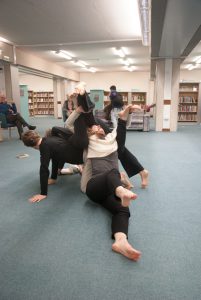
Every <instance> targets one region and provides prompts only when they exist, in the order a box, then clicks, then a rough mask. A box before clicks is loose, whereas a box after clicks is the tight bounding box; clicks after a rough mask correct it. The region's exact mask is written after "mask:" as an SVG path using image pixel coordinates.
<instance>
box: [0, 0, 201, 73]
mask: <svg viewBox="0 0 201 300" xmlns="http://www.w3.org/2000/svg"><path fill="white" fill-rule="evenodd" d="M137 2H138V0H109V1H108V0H84V1H81V0H17V1H16V0H1V1H0V36H2V37H4V38H6V39H8V40H10V41H12V42H13V43H14V44H15V45H17V47H19V48H21V49H23V51H29V52H32V53H33V54H35V55H37V56H40V57H43V58H45V59H48V60H50V61H53V62H55V63H58V64H59V65H61V66H63V67H67V68H70V69H72V70H75V71H77V72H83V71H84V72H86V71H85V70H83V69H82V68H81V67H79V66H76V65H74V64H72V62H69V61H66V60H65V59H63V58H59V57H58V56H56V55H55V54H53V53H52V51H53V50H54V51H56V50H60V49H63V50H66V51H69V52H71V53H72V54H73V55H74V56H75V57H76V59H80V60H83V61H85V62H86V63H87V64H88V66H89V67H94V68H96V69H97V72H112V71H126V70H125V67H124V66H123V63H122V61H121V59H120V58H119V57H118V56H115V55H114V53H113V48H114V47H125V48H126V49H127V51H128V55H127V56H128V58H130V60H131V63H132V64H133V65H134V66H136V71H150V69H151V68H150V66H151V63H152V60H153V59H157V58H162V57H174V58H175V57H176V58H181V59H182V60H183V59H185V57H186V56H187V58H186V59H185V60H184V62H183V64H182V66H181V67H182V68H185V66H186V64H188V63H190V62H192V61H193V59H194V57H195V56H196V55H198V54H199V55H200V54H201V44H199V46H197V47H196V48H195V49H194V50H193V48H194V47H195V46H196V45H197V44H198V42H199V41H200V34H201V31H200V32H198V31H199V30H198V28H199V26H200V20H201V18H200V15H201V0H191V1H189V0H160V1H158V0H152V1H151V16H152V19H153V20H152V33H151V36H152V45H151V48H149V47H145V46H143V45H142V42H141V31H140V28H139V19H138V18H139V17H138V16H135V12H136V11H138V6H137ZM136 21H137V22H136ZM196 31H197V35H195V32H196ZM192 50H193V52H191V51H192ZM47 71H48V70H47ZM126 72H127V71H126Z"/></svg>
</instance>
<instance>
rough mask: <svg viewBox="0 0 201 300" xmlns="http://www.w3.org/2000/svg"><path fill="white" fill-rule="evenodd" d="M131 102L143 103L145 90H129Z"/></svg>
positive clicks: (144, 102)
mask: <svg viewBox="0 0 201 300" xmlns="http://www.w3.org/2000/svg"><path fill="white" fill-rule="evenodd" d="M131 99H132V100H131V101H132V104H137V105H145V104H146V101H147V94H146V92H131Z"/></svg>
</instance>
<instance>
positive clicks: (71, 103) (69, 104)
mask: <svg viewBox="0 0 201 300" xmlns="http://www.w3.org/2000/svg"><path fill="white" fill-rule="evenodd" d="M75 101H76V98H75V95H74V94H70V95H69V96H67V100H65V101H64V104H63V107H62V113H63V121H64V122H66V120H67V118H68V117H69V115H70V114H71V113H72V112H73V110H74V109H75Z"/></svg>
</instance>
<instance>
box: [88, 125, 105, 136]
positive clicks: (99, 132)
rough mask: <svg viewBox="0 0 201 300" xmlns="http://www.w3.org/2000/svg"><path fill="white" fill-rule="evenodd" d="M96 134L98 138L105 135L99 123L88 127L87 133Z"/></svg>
mask: <svg viewBox="0 0 201 300" xmlns="http://www.w3.org/2000/svg"><path fill="white" fill-rule="evenodd" d="M94 134H95V135H96V136H97V137H98V138H104V137H105V136H106V134H105V131H104V130H103V128H102V127H101V126H100V125H93V126H91V127H89V128H88V135H89V136H91V135H94Z"/></svg>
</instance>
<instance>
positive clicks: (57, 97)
mask: <svg viewBox="0 0 201 300" xmlns="http://www.w3.org/2000/svg"><path fill="white" fill-rule="evenodd" d="M53 91H54V116H55V118H58V119H61V118H62V103H63V101H64V99H65V80H64V79H58V78H56V79H53Z"/></svg>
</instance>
